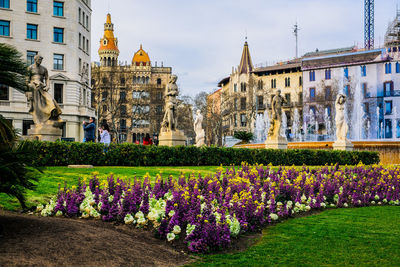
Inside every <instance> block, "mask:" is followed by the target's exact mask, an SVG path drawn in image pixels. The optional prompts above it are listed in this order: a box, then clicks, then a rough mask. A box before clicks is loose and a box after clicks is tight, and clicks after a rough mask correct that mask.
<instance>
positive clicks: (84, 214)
mask: <svg viewBox="0 0 400 267" xmlns="http://www.w3.org/2000/svg"><path fill="white" fill-rule="evenodd" d="M82 218H84V219H87V218H89V213H87V212H86V211H84V212H82Z"/></svg>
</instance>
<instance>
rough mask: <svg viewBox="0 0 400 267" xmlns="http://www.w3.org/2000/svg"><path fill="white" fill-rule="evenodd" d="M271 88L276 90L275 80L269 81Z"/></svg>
mask: <svg viewBox="0 0 400 267" xmlns="http://www.w3.org/2000/svg"><path fill="white" fill-rule="evenodd" d="M271 88H276V79H272V80H271Z"/></svg>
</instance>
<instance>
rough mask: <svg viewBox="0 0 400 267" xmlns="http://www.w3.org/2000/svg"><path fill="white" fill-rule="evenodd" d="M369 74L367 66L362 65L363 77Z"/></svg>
mask: <svg viewBox="0 0 400 267" xmlns="http://www.w3.org/2000/svg"><path fill="white" fill-rule="evenodd" d="M365 76H367V66H365V65H363V66H361V77H365Z"/></svg>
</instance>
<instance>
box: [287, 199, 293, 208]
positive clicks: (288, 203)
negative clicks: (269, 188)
mask: <svg viewBox="0 0 400 267" xmlns="http://www.w3.org/2000/svg"><path fill="white" fill-rule="evenodd" d="M292 206H293V202H292V201H290V200H289V201H288V202H287V203H286V207H287V208H291V207H292Z"/></svg>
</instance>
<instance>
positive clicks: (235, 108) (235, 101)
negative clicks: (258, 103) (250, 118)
mask: <svg viewBox="0 0 400 267" xmlns="http://www.w3.org/2000/svg"><path fill="white" fill-rule="evenodd" d="M237 102H238V100H237V98H235V99H234V100H233V109H234V110H237V109H238V103H237Z"/></svg>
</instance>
